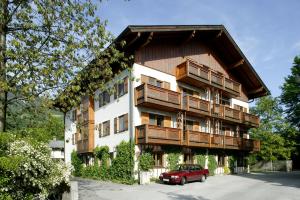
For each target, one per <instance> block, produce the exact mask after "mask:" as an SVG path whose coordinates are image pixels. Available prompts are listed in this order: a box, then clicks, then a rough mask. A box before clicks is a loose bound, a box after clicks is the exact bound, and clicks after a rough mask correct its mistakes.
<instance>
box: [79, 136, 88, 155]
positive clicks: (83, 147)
mask: <svg viewBox="0 0 300 200" xmlns="http://www.w3.org/2000/svg"><path fill="white" fill-rule="evenodd" d="M77 152H78V153H85V152H89V140H88V139H82V140H78V141H77Z"/></svg>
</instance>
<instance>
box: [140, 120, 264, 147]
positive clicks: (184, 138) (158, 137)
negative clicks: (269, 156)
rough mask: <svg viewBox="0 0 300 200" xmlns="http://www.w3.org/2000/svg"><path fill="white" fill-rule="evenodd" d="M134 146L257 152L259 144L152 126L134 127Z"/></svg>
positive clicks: (233, 138) (236, 138)
mask: <svg viewBox="0 0 300 200" xmlns="http://www.w3.org/2000/svg"><path fill="white" fill-rule="evenodd" d="M135 133H136V137H135V138H136V144H153V145H155V144H160V145H164V144H165V145H178V146H189V147H206V148H226V149H239V150H246V151H259V150H260V142H259V141H257V140H252V139H243V138H238V137H232V136H225V135H219V134H209V133H204V132H199V131H192V130H187V131H182V130H181V129H178V128H169V127H159V126H154V125H148V124H144V125H140V126H136V132H135Z"/></svg>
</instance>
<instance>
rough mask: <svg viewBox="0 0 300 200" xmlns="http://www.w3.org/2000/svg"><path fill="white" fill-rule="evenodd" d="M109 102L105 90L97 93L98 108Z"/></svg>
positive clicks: (108, 96)
mask: <svg viewBox="0 0 300 200" xmlns="http://www.w3.org/2000/svg"><path fill="white" fill-rule="evenodd" d="M109 102H110V95H109V93H108V92H107V91H104V92H102V93H100V94H99V108H100V107H102V106H104V105H106V104H108V103H109Z"/></svg>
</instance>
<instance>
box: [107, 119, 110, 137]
mask: <svg viewBox="0 0 300 200" xmlns="http://www.w3.org/2000/svg"><path fill="white" fill-rule="evenodd" d="M107 123H108V124H107V135H110V120H109V121H108V122H107Z"/></svg>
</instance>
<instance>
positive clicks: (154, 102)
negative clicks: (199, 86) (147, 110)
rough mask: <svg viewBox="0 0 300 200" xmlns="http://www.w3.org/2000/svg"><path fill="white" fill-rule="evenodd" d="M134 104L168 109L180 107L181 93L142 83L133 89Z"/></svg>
mask: <svg viewBox="0 0 300 200" xmlns="http://www.w3.org/2000/svg"><path fill="white" fill-rule="evenodd" d="M135 95H136V105H143V106H147V107H153V108H159V109H164V110H168V111H172V110H179V109H181V94H180V93H178V92H174V91H171V90H168V89H165V88H160V87H156V86H154V85H150V84H147V83H144V84H142V85H140V86H138V87H136V89H135Z"/></svg>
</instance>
